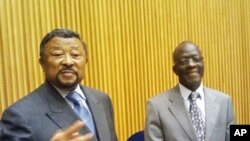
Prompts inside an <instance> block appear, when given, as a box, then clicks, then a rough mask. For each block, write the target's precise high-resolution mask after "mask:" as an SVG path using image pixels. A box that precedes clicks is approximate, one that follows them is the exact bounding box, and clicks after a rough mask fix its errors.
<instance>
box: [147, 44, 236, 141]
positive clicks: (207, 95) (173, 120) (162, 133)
mask: <svg viewBox="0 0 250 141" xmlns="http://www.w3.org/2000/svg"><path fill="white" fill-rule="evenodd" d="M173 60H174V66H173V71H174V72H175V74H176V75H177V76H178V77H179V84H178V85H177V86H176V87H174V88H172V89H170V90H168V91H165V92H163V93H161V94H159V95H157V96H155V97H153V98H151V99H149V100H148V102H147V114H146V127H145V140H146V141H229V136H230V135H229V127H230V124H234V123H235V116H234V112H233V108H232V103H231V100H230V97H229V96H228V95H227V94H224V93H223V92H219V91H217V90H213V89H210V88H207V87H205V86H203V84H202V77H203V72H204V64H203V56H202V54H201V51H200V49H199V48H198V46H197V45H196V44H194V43H193V42H190V41H184V42H182V43H181V44H179V45H178V46H177V48H176V49H175V51H174V53H173ZM194 96H195V97H194ZM193 115H195V116H193Z"/></svg>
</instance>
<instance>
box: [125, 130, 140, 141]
mask: <svg viewBox="0 0 250 141" xmlns="http://www.w3.org/2000/svg"><path fill="white" fill-rule="evenodd" d="M127 141H144V131H143V130H142V131H138V132H136V133H134V134H133V135H131V136H130V137H129V138H128V140H127Z"/></svg>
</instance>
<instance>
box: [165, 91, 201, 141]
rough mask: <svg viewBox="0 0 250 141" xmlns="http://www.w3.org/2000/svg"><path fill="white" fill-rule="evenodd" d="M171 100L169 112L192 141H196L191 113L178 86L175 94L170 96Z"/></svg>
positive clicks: (172, 93)
mask: <svg viewBox="0 0 250 141" xmlns="http://www.w3.org/2000/svg"><path fill="white" fill-rule="evenodd" d="M169 100H170V101H171V102H172V105H170V106H169V110H170V111H171V113H172V114H173V116H174V117H175V118H176V120H177V121H178V123H179V125H180V126H181V127H182V128H183V130H184V131H185V132H186V133H187V135H188V136H189V137H190V139H191V140H192V141H196V140H197V139H196V135H195V132H194V129H193V126H192V121H191V119H190V118H189V113H188V111H187V110H186V107H185V104H184V102H183V98H182V96H181V93H180V90H179V87H178V86H176V87H175V88H174V89H173V92H171V93H170V94H169Z"/></svg>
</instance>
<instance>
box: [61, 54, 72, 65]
mask: <svg viewBox="0 0 250 141" xmlns="http://www.w3.org/2000/svg"><path fill="white" fill-rule="evenodd" d="M62 64H63V65H66V66H72V65H73V64H74V62H73V58H72V57H71V56H70V55H69V54H65V55H64V58H63V61H62Z"/></svg>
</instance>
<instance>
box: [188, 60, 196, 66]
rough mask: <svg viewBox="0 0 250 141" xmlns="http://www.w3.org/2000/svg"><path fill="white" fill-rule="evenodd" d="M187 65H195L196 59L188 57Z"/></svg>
mask: <svg viewBox="0 0 250 141" xmlns="http://www.w3.org/2000/svg"><path fill="white" fill-rule="evenodd" d="M187 65H188V66H189V67H193V66H195V65H196V62H195V61H194V59H192V58H189V59H188V62H187Z"/></svg>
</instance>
